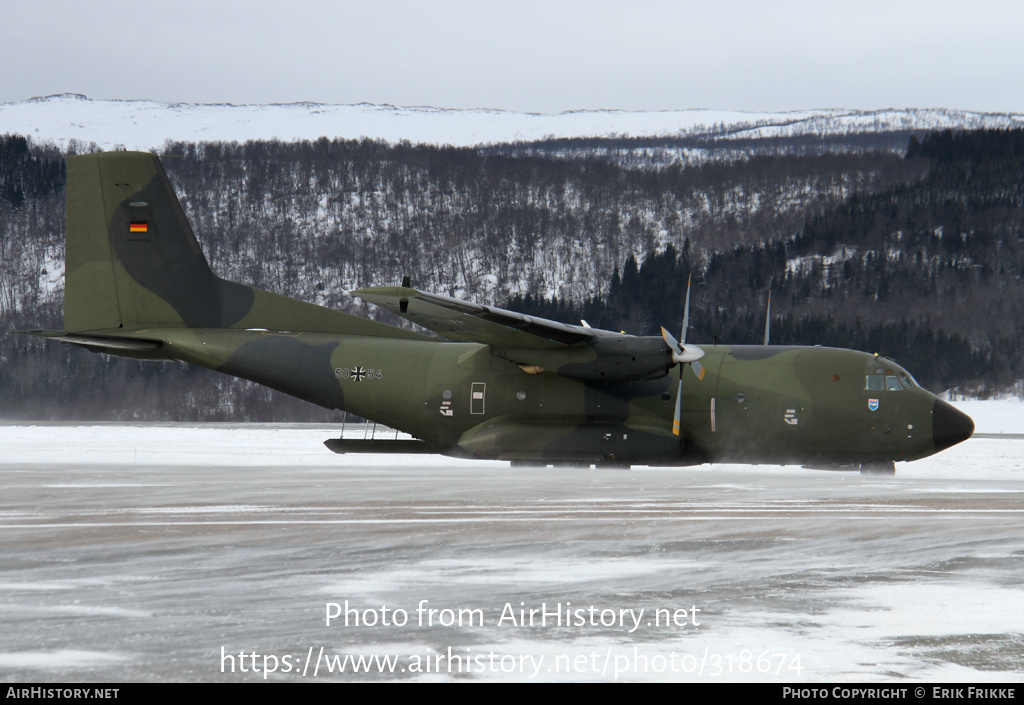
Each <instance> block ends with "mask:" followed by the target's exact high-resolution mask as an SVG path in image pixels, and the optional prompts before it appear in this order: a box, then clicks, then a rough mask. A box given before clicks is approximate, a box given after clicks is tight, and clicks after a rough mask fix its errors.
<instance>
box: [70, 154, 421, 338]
mask: <svg viewBox="0 0 1024 705" xmlns="http://www.w3.org/2000/svg"><path fill="white" fill-rule="evenodd" d="M67 164H68V168H67V179H68V181H67V223H66V229H65V230H66V237H67V242H66V246H65V247H66V250H65V273H66V274H65V284H64V328H65V331H67V332H76V333H88V332H95V331H103V334H104V335H117V333H116V332H115V331H131V330H140V329H154V328H235V329H238V328H243V329H244V328H260V329H268V330H289V331H296V332H319V333H339V334H347V335H366V336H377V337H392V338H411V339H417V340H429V339H430V338H429V337H428V336H424V335H421V334H419V333H414V332H412V331H408V330H405V329H402V328H397V327H395V326H389V325H385V324H383V323H378V322H376V321H370V320H367V319H364V318H360V317H358V316H352V315H350V314H346V313H342V312H341V311H334V310H332V309H328V308H324V307H322V306H317V305H315V304H310V303H306V302H303V301H298V300H296V299H292V298H288V297H286V296H282V295H279V294H272V293H269V292H266V291H262V290H260V289H256V288H253V287H249V286H244V285H242V284H236V283H234V282H229V281H226V280H224V279H221V278H219V277H217V276H216V275H215V274H214V273H213V271H212V270H211V269H210V265H209V264H208V263H207V261H206V257H205V256H204V255H203V252H202V250H201V249H200V247H199V243H198V241H197V240H196V237H195V234H194V233H193V232H192V227H191V226H190V225H189V222H188V219H187V218H186V216H185V213H184V211H183V210H182V207H181V204H180V203H179V201H178V197H177V196H176V195H175V193H174V189H173V187H172V186H171V183H170V181H169V180H168V178H167V174H166V172H165V171H164V168H163V165H162V164H161V163H160V160H159V158H158V157H157V156H156V155H153V154H146V153H143V152H106V153H99V154H84V155H79V156H74V157H69V158H68V160H67Z"/></svg>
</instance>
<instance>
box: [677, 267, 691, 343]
mask: <svg viewBox="0 0 1024 705" xmlns="http://www.w3.org/2000/svg"><path fill="white" fill-rule="evenodd" d="M692 278H693V276H692V275H691V276H689V277H687V278H686V305H685V306H683V330H682V332H681V333H680V334H679V339H680V340H681V341H683V342H684V343H685V342H686V331H687V330H688V329H689V328H690V280H691V279H692Z"/></svg>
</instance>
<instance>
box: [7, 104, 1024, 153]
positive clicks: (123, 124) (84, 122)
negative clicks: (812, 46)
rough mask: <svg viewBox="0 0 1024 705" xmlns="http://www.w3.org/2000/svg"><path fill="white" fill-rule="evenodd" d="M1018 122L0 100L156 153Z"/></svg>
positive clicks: (109, 141)
mask: <svg viewBox="0 0 1024 705" xmlns="http://www.w3.org/2000/svg"><path fill="white" fill-rule="evenodd" d="M1021 126H1024V114H1020V113H1016V114H1011V113H980V112H968V111H960V110H943V109H927V110H922V109H905V110H871V111H865V110H805V111H795V112H777V113H751V112H738V111H723V110H675V111H642V112H630V111H621V110H583V111H573V112H565V113H561V114H558V115H541V114H536V113H515V112H509V111H504V110H449V109H442V108H431V107H395V106H391V105H370V104H359V105H322V104H317V103H290V104H274V105H228V104H215V105H210V104H193V103H158V102H155V101H148V100H91V99H89V98H87V97H85V96H81V95H75V94H62V95H54V96H48V97H45V98H32V99H30V100H25V101H20V102H15V103H0V134H21V135H26V136H28V137H31V138H32V140H33V141H35V142H36V143H50V144H55V145H58V146H60V147H67V146H68V144H69V143H70V142H71V141H72V140H75V141H77V142H78V143H79V144H81V145H82V146H83V147H88V146H89V145H91V144H95V145H96V146H97V147H99V148H101V149H112V148H117V147H124V148H126V149H141V150H158V149H159V148H160V147H162V146H163V144H164V143H165V142H166V141H168V140H180V141H186V142H201V141H228V142H234V141H245V140H251V139H279V140H282V141H288V142H290V141H296V140H315V139H317V138H319V137H328V138H342V139H358V138H362V137H369V138H373V139H382V140H386V141H388V142H399V141H402V140H408V141H410V142H412V143H423V144H450V145H454V146H475V145H481V144H498V143H508V142H517V141H524V142H529V141H533V140H539V139H544V138H549V137H611V136H616V137H645V136H683V137H686V136H699V137H705V138H707V137H714V138H719V139H750V138H753V139H758V138H768V137H788V136H795V135H803V134H814V135H845V134H850V133H863V132H889V131H906V130H932V129H946V128H954V129H955V128H967V129H975V128H1011V127H1021Z"/></svg>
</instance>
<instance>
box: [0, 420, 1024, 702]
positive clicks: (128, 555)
mask: <svg viewBox="0 0 1024 705" xmlns="http://www.w3.org/2000/svg"><path fill="white" fill-rule="evenodd" d="M956 405H957V406H958V407H960V408H961V409H963V410H965V411H967V413H969V414H971V415H972V416H973V417H974V418H975V421H976V424H977V427H978V432H980V433H994V432H1004V433H1020V432H1022V431H1024V417H1022V413H1021V411H1022V409H1024V404H1022V403H1020V402H1015V401H986V402H957V403H956ZM337 430H338V429H337V428H336V427H330V426H304V425H293V426H288V425H285V426H270V425H268V426H259V425H255V424H223V425H216V424H214V425H206V426H180V425H173V424H149V425H134V426H133V425H114V424H100V425H74V424H47V425H42V424H40V425H31V424H21V425H14V424H7V425H2V426H0V533H2V534H3V536H4V560H3V561H0V680H5V681H26V682H27V681H34V682H35V681H44V682H50V681H72V680H74V681H228V682H239V681H259V680H263V679H264V678H266V679H267V680H305V681H312V680H345V681H353V680H355V681H359V680H376V681H379V680H408V679H415V680H462V679H467V678H468V679H473V680H516V681H525V680H540V681H559V680H563V681H578V680H590V681H595V680H596V681H604V682H611V681H615V680H619V681H623V680H625V681H706V682H733V681H780V682H788V683H794V682H822V681H825V682H865V681H870V682H875V681H926V682H927V681H960V682H973V683H980V682H992V681H1006V680H1012V679H1015V678H1016V677H1017V676H1018V675H1019V673H1020V671H1021V669H1022V668H1024V652H1022V651H1021V647H1020V644H1021V643H1024V641H1022V639H1024V598H1022V595H1024V590H1022V588H1024V578H1022V577H1021V576H1022V571H1021V570H1020V556H1021V555H1022V554H1024V539H1022V536H1024V510H1022V509H1021V503H1020V500H1021V497H1022V496H1024V441H1022V440H1016V439H1009V438H1008V439H991V438H979V439H971V440H968V441H966V442H965V443H962V444H959V445H957V446H954V447H952V448H950V449H948V450H946V451H944V452H942V453H939V454H937V455H935V456H933V457H931V458H927V459H924V460H921V461H917V462H914V463H907V464H899V465H898V466H897V474H896V476H895V477H884V476H882V477H879V476H861V475H859V474H858V473H835V472H825V471H813V470H804V469H800V468H795V467H786V468H783V467H776V466H729V465H722V466H718V465H715V466H709V465H706V466H700V467H696V468H673V469H663V468H640V469H636V470H634V471H632V472H623V471H617V470H595V469H588V470H582V469H571V468H559V469H555V470H551V469H547V470H546V469H541V468H515V469H512V468H510V467H509V465H508V464H507V463H496V462H475V461H460V460H453V459H450V458H442V457H435V456H371V455H345V456H341V455H335V454H332V453H330V452H329V451H327V449H326V448H324V447H323V446H322V444H321V442H322V441H323V440H324V439H325V438H328V437H331V436H334V435H336V434H337ZM361 433H362V431H361V430H357V429H353V428H350V429H349V435H351V434H361ZM424 601H425V602H424ZM331 605H338V606H339V607H338V609H341V608H343V607H344V606H345V605H347V606H348V607H350V608H352V609H354V610H356V612H357V613H358V614H359V615H360V618H361V619H362V620H363V622H361V623H360V624H359V625H358V626H356V624H355V622H354V621H353V622H352V623H351V624H349V625H347V626H346V625H345V623H344V621H343V620H342V619H336V620H335V621H334V622H333V623H331V624H328V623H327V621H326V615H327V613H328V612H329V611H330V610H331V609H332V607H331ZM423 606H425V607H426V608H427V609H435V610H436V612H435V613H434V615H433V620H434V621H432V622H431V621H430V615H429V613H428V612H424V613H418V612H417V610H418V609H419V608H420V607H423ZM570 607H572V608H575V609H580V608H582V609H583V612H582V613H579V612H577V613H575V614H576V616H577V617H578V618H580V619H581V621H575V622H574V623H572V624H565V623H562V624H558V623H555V622H554V621H553V618H549V620H548V621H547V622H546V623H539V622H535V623H533V624H529V623H527V624H524V623H523V621H522V615H523V614H524V613H520V612H519V611H518V610H520V609H524V610H526V611H527V612H526V613H525V614H529V610H531V609H532V610H539V609H546V610H548V611H549V613H550V611H551V610H554V609H558V608H561V609H562V610H563V611H564V610H568V609H569V608H570ZM591 607H593V608H594V611H593V612H591V611H590V608H591ZM385 608H386V610H387V611H388V614H390V615H391V616H392V618H393V617H394V616H395V615H396V614H399V613H400V611H402V612H405V614H406V617H407V620H408V621H407V623H405V624H401V625H399V624H396V623H395V621H394V620H393V619H392V621H390V622H389V623H387V624H385V623H382V622H381V621H380V620H381V619H382V615H384V614H385ZM445 610H447V612H446V611H445ZM457 610H470V611H473V612H472V614H473V615H476V616H474V617H472V618H470V617H468V616H467V615H468V614H470V613H465V614H464V617H466V618H467V619H472V620H474V621H471V622H467V623H464V624H462V625H459V624H457V623H455V622H453V620H455V619H456V618H457V616H458V615H459V612H458V611H457ZM641 610H642V611H643V612H642V617H638V615H640V614H641V612H640V611H641ZM659 610H661V611H662V612H661V614H662V615H670V614H671V615H674V617H675V619H676V621H675V622H674V623H672V624H671V625H668V624H666V623H665V621H664V617H662V618H659V619H658V620H655V619H654V615H655V614H656V613H658V612H657V611H659ZM695 610H696V611H695ZM620 618H623V619H624V620H625V621H620ZM634 618H636V619H637V621H636V622H634V621H633V620H634ZM371 620H373V621H374V622H376V623H374V624H366V623H365V622H369V621H371ZM242 653H244V654H256V655H257V658H258V661H257V662H255V663H256V665H258V667H259V670H257V671H256V672H254V671H253V668H252V666H253V664H254V662H252V661H248V662H246V663H245V664H244V665H245V666H246V669H245V670H244V671H243V670H241V669H240V666H241V665H243V664H242V661H241V659H240V658H239V657H238V655H239V654H242ZM286 656H287V657H288V659H289V660H288V661H285V660H284V657H286ZM346 657H348V658H349V661H348V662H346V665H345V668H344V672H341V673H339V671H338V667H339V666H340V665H341V664H342V659H344V658H346ZM250 658H251V657H250ZM307 658H309V659H312V663H313V665H310V666H309V668H308V670H306V669H304V665H305V662H306V660H307ZM459 658H461V659H463V660H461V661H460V660H458V659H459ZM359 659H361V660H359ZM367 659H370V660H367ZM373 659H377V660H373ZM425 664H429V669H430V670H429V671H426V670H424V666H425ZM271 665H276V668H277V670H276V672H273V673H267V674H264V673H263V669H264V667H266V668H267V669H268V670H269V668H270V666H271ZM314 667H315V668H316V669H317V670H316V671H315V673H316V675H314ZM286 669H287V670H286Z"/></svg>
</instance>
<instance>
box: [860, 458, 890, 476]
mask: <svg viewBox="0 0 1024 705" xmlns="http://www.w3.org/2000/svg"><path fill="white" fill-rule="evenodd" d="M860 474H861V475H895V474H896V463H894V462H893V461H891V460H890V461H889V462H887V463H886V462H881V463H861V465H860Z"/></svg>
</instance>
